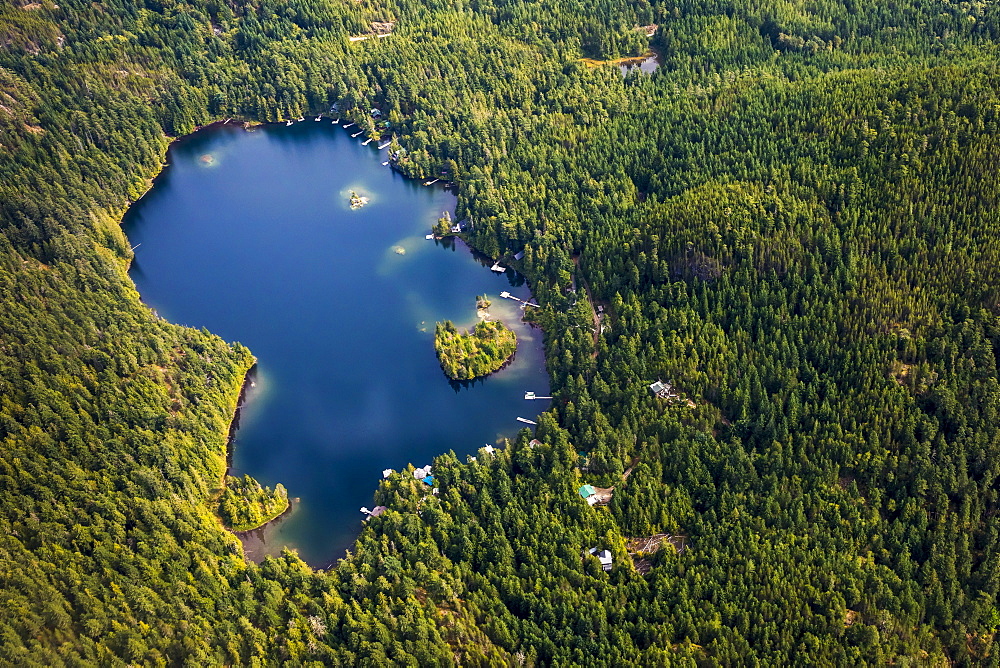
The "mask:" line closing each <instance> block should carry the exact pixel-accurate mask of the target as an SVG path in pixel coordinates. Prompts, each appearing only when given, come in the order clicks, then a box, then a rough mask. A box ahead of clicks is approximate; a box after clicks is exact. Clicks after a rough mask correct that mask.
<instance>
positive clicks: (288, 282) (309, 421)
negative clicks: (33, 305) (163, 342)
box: [123, 119, 549, 567]
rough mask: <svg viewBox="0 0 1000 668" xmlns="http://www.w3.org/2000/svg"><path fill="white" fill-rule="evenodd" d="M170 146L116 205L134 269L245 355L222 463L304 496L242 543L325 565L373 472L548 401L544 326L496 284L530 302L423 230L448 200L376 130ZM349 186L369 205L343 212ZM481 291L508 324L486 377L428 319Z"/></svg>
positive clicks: (223, 136)
mask: <svg viewBox="0 0 1000 668" xmlns="http://www.w3.org/2000/svg"><path fill="white" fill-rule="evenodd" d="M167 159H168V166H167V167H166V168H165V169H164V171H163V172H162V173H161V174H160V176H159V177H158V178H157V180H156V182H155V184H154V186H153V188H152V189H151V190H150V191H149V192H148V193H147V194H146V195H145V196H144V197H143V198H142V199H141V200H140V201H139V202H137V203H136V204H135V205H133V206H132V207H131V209H130V210H129V211H128V213H127V214H126V216H125V220H124V223H123V224H124V229H125V232H126V234H127V235H128V238H129V241H130V243H131V244H132V246H133V247H135V249H136V250H135V254H136V257H135V261H134V262H133V265H132V269H131V276H132V279H133V280H134V281H135V284H136V286H137V288H138V290H139V293H140V294H141V295H142V298H143V301H144V302H145V303H146V304H148V305H149V306H150V307H151V308H153V309H155V310H156V312H157V313H158V314H159V315H160V316H162V317H164V318H166V319H167V320H169V321H171V322H175V323H179V324H183V325H188V326H192V327H204V328H206V329H208V330H209V331H211V332H213V333H215V334H218V335H219V336H222V337H223V338H224V339H226V340H229V341H240V342H241V343H243V344H244V345H246V346H247V347H249V348H250V350H251V351H252V352H253V353H254V355H256V357H257V359H258V367H257V371H256V375H255V377H254V387H253V388H251V389H249V391H248V394H247V402H246V406H245V408H244V409H243V411H242V414H241V416H240V429H239V431H238V432H237V435H236V441H235V443H234V449H233V460H232V469H231V474H232V475H240V476H241V475H243V474H244V473H249V474H250V475H252V476H254V477H255V478H257V480H259V481H260V482H261V483H262V484H265V485H269V486H272V487H273V486H274V485H275V484H276V483H279V482H280V483H282V484H283V485H285V487H286V488H287V489H288V492H289V496H290V497H296V498H298V499H299V500H298V501H297V502H296V503H295V504H294V510H293V512H291V513H290V514H289V515H288V516H287V517H286V518H285V519H283V520H282V521H281V522H279V523H277V524H275V525H272V526H271V527H269V528H268V529H267V530H265V540H266V543H265V544H264V545H262V546H256V547H255V548H254V550H248V556H250V557H251V558H255V559H256V558H261V557H262V556H264V555H265V554H276V553H278V552H280V550H281V549H282V548H283V547H285V546H288V547H290V548H293V549H295V550H297V551H298V553H299V555H300V556H301V557H302V558H303V559H305V560H306V561H307V562H308V563H310V564H311V565H313V566H317V567H325V566H327V565H329V564H331V563H332V562H334V561H335V560H336V559H338V558H340V557H342V556H343V555H344V552H345V550H347V549H348V548H349V547H350V546H351V544H352V543H353V541H354V540H355V539H356V537H357V535H358V533H359V531H360V528H361V521H362V519H363V516H362V515H361V513H360V512H359V508H360V507H361V506H369V507H371V505H372V499H373V493H374V490H375V489H376V488H377V486H378V483H379V480H380V479H381V477H382V476H381V472H382V470H383V469H385V468H393V469H396V470H400V469H402V468H403V467H405V466H406V465H407V464H408V463H412V464H414V465H415V466H422V465H424V464H430V463H431V462H432V460H433V457H434V456H435V455H437V454H440V453H442V452H447V451H449V450H454V451H455V452H456V453H457V454H458V455H459V456H460V457H464V456H465V455H468V454H474V453H475V452H476V450H477V449H478V448H481V447H483V445H485V444H487V443H495V442H496V441H497V439H498V438H499V437H502V436H512V435H514V434H515V433H516V432H517V431H518V429H519V427H523V426H524V425H523V424H521V423H519V422H517V421H516V418H517V417H518V416H523V417H526V418H529V419H533V418H534V416H535V415H537V414H538V413H539V412H541V411H543V410H545V409H546V408H547V407H548V403H549V402H548V401H538V400H536V401H526V400H525V399H524V393H525V392H526V391H534V392H536V393H538V395H539V396H546V395H548V394H549V392H548V389H549V384H548V376H547V375H546V372H545V363H544V357H543V352H542V341H541V332H540V331H539V330H537V329H532V328H531V327H529V326H527V325H526V324H524V323H522V322H521V321H520V317H521V310H520V308H519V306H518V304H517V302H514V301H511V300H507V299H501V298H500V296H499V293H500V292H501V291H509V292H511V293H512V294H514V295H516V296H518V297H520V298H522V299H527V298H529V297H530V292H529V290H528V287H527V286H526V285H525V284H524V281H523V278H522V277H520V276H519V275H517V274H515V273H514V272H513V271H512V270H508V272H507V273H506V274H495V273H493V272H491V271H490V270H489V268H488V267H489V264H490V261H489V260H486V259H485V258H481V259H477V257H476V256H475V255H474V254H473V253H472V252H471V251H470V250H469V249H468V248H467V247H465V246H464V245H463V244H461V243H459V244H444V243H438V242H434V241H429V240H426V239H425V238H424V235H425V234H427V233H428V232H429V231H430V228H431V226H432V225H433V224H434V222H435V221H436V220H437V219H438V218H439V217H440V216H441V215H442V212H444V211H450V212H452V213H453V209H454V204H455V198H454V196H453V195H452V194H451V193H450V192H449V191H447V190H445V189H443V188H440V187H437V186H431V187H425V186H423V185H422V184H421V183H419V182H414V181H412V180H409V179H405V178H403V177H402V176H400V175H399V174H397V173H395V172H394V171H392V170H391V169H390V168H389V167H387V166H384V165H382V164H381V163H382V162H383V161H385V160H386V157H385V151H378V150H377V148H376V147H375V146H374V142H373V145H370V146H368V147H365V146H362V145H361V143H360V141H358V140H355V139H352V138H351V137H350V136H349V134H348V133H347V132H346V131H345V130H343V129H342V128H340V127H335V126H333V125H332V123H331V122H330V120H329V119H324V120H323V121H319V122H314V121H313V120H312V119H308V120H306V121H304V122H301V123H298V124H296V125H293V126H291V127H285V126H283V125H282V126H262V127H258V128H255V129H253V130H251V131H246V130H243V129H242V128H238V127H232V126H221V127H220V126H216V127H212V128H208V129H205V130H201V131H199V132H197V133H195V134H193V135H191V136H189V137H186V138H184V139H182V140H180V141H177V142H175V143H174V145H173V146H171V148H170V150H169V153H168V158H167ZM352 190H353V191H356V192H358V193H359V194H361V195H364V196H367V197H368V198H369V200H370V202H369V204H367V205H366V206H365V207H363V208H361V209H358V210H351V208H350V204H349V201H348V200H349V197H350V193H351V191H352ZM400 250H402V251H403V252H402V254H400V252H399V251H400ZM484 262H485V263H486V264H485V266H484ZM484 293H485V294H487V295H489V297H490V298H491V300H492V302H493V304H492V306H491V307H490V312H491V314H492V315H493V316H495V317H498V318H500V319H502V320H504V322H506V323H507V324H508V325H509V326H511V327H512V328H513V329H514V330H515V332H516V334H517V337H518V349H517V353H516V356H515V358H514V360H513V362H512V363H511V364H510V365H509V366H507V367H506V368H504V369H503V370H501V371H500V372H498V373H496V374H494V375H492V376H490V377H488V378H486V379H484V380H481V381H477V382H475V383H472V384H470V385H458V384H454V383H451V382H449V381H448V379H447V378H446V377H445V375H444V373H443V372H442V371H441V368H440V366H439V365H438V362H437V358H436V356H435V353H434V347H433V335H434V323H435V321H439V320H444V319H450V320H453V321H454V322H455V323H456V325H459V326H461V327H464V326H471V325H473V324H474V322H475V318H476V315H475V298H476V295H477V294H484ZM258 549H259V552H256V550H258Z"/></svg>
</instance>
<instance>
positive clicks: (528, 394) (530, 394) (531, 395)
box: [524, 392, 552, 401]
mask: <svg viewBox="0 0 1000 668" xmlns="http://www.w3.org/2000/svg"><path fill="white" fill-rule="evenodd" d="M524 398H525V399H527V400H528V401H531V400H532V399H551V398H552V397H540V396H538V395H536V394H535V393H534V392H525V393H524Z"/></svg>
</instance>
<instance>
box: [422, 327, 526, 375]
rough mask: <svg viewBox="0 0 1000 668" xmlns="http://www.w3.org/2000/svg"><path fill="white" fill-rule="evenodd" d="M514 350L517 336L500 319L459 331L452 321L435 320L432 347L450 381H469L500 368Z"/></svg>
mask: <svg viewBox="0 0 1000 668" xmlns="http://www.w3.org/2000/svg"><path fill="white" fill-rule="evenodd" d="M516 349H517V336H516V335H515V334H514V332H512V331H511V330H510V329H508V328H507V327H506V326H505V325H504V324H503V323H502V322H499V321H497V320H481V321H480V322H478V323H477V324H476V326H475V327H474V328H473V330H472V332H468V331H466V332H462V333H460V332H459V331H458V329H457V328H456V327H455V323H453V322H452V321H451V320H445V321H444V322H439V323H437V326H436V327H435V329H434V350H435V351H436V352H437V356H438V361H439V362H441V369H443V370H444V372H445V375H447V376H448V377H449V378H451V379H452V380H472V379H474V378H479V377H481V376H488V375H489V374H491V373H493V372H494V371H498V370H499V369H501V368H502V367H503V366H504V365H505V364H506V363H507V361H508V360H510V358H511V357H513V355H514V351H515V350H516Z"/></svg>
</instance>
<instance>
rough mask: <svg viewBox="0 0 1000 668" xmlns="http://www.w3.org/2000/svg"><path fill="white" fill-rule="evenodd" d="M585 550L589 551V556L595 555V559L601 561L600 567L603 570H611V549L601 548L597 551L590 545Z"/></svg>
mask: <svg viewBox="0 0 1000 668" xmlns="http://www.w3.org/2000/svg"><path fill="white" fill-rule="evenodd" d="M587 552H589V553H590V554H591V556H594V557H597V560H598V561H600V562H601V568H603V569H604V570H605V571H610V570H611V564H612V562H613V561H614V559H612V557H611V550H601V551H600V552H598V551H597V548H596V547H592V548H590V549H589V550H587Z"/></svg>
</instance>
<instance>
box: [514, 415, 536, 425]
mask: <svg viewBox="0 0 1000 668" xmlns="http://www.w3.org/2000/svg"><path fill="white" fill-rule="evenodd" d="M517 421H518V422H523V423H524V424H534V425H537V424H538V423H537V422H534V421H532V420H529V419H528V418H523V417H519V418H517Z"/></svg>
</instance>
